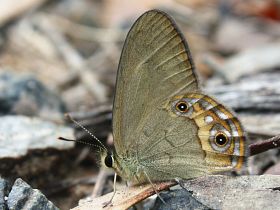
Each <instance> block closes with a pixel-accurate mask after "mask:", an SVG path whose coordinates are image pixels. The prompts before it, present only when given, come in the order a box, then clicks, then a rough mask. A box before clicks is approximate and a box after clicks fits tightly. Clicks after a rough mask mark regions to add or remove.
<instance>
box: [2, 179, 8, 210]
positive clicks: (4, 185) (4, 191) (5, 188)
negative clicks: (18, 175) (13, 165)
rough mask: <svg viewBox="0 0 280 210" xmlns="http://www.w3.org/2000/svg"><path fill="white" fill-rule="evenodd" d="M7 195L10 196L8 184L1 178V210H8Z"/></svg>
mask: <svg viewBox="0 0 280 210" xmlns="http://www.w3.org/2000/svg"><path fill="white" fill-rule="evenodd" d="M7 195H8V182H7V181H6V180H5V179H2V178H1V177H0V210H5V209H6V196H7Z"/></svg>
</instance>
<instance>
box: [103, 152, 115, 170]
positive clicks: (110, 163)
mask: <svg viewBox="0 0 280 210" xmlns="http://www.w3.org/2000/svg"><path fill="white" fill-rule="evenodd" d="M104 163H105V166H107V167H108V168H112V167H113V163H114V158H113V156H112V155H111V154H107V156H106V157H105V160H104Z"/></svg>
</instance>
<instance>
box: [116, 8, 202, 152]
mask: <svg viewBox="0 0 280 210" xmlns="http://www.w3.org/2000/svg"><path fill="white" fill-rule="evenodd" d="M190 91H192V92H196V91H198V84H197V78H196V75H195V73H194V66H193V62H192V59H191V57H190V53H189V48H188V46H187V43H186V42H185V40H184V39H183V36H182V35H181V34H180V33H179V31H178V30H177V28H176V26H175V24H174V23H173V22H172V21H171V19H170V18H168V17H167V16H166V14H164V13H162V12H160V11H156V10H152V11H148V12H146V13H144V14H143V15H142V16H141V17H140V18H139V19H138V20H137V21H136V22H135V23H134V25H133V26H132V28H131V30H130V31H129V33H128V35H127V38H126V41H125V44H124V47H123V51H122V54H121V59H120V63H119V67H118V75H117V83H116V92H115V99H114V108H113V135H114V144H115V148H116V151H117V153H118V154H119V155H121V154H124V153H126V150H127V149H128V148H129V150H131V149H136V148H132V147H136V143H135V141H138V140H139V139H138V138H139V136H137V135H139V134H137V132H136V130H137V131H139V129H140V132H143V130H142V128H140V127H141V126H140V124H142V125H144V124H145V123H147V121H149V120H150V119H151V115H157V116H158V114H157V113H155V112H157V110H159V109H160V108H161V106H162V105H163V102H164V101H166V99H168V98H170V97H172V96H173V95H176V94H180V93H184V92H190ZM152 118H153V117H152ZM154 119H156V117H155V118H154ZM153 124H158V122H156V121H153Z"/></svg>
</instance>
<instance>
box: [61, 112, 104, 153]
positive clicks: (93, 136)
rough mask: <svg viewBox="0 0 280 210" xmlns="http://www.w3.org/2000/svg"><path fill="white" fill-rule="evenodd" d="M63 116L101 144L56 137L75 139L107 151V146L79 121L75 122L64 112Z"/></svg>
mask: <svg viewBox="0 0 280 210" xmlns="http://www.w3.org/2000/svg"><path fill="white" fill-rule="evenodd" d="M65 117H66V118H68V119H69V120H70V121H72V122H73V123H75V124H76V125H77V126H78V127H80V128H82V129H83V130H84V131H85V132H87V133H88V134H89V135H90V136H91V137H92V138H93V139H94V140H96V141H97V142H98V143H99V144H100V145H101V146H98V145H95V144H91V143H87V142H83V141H80V140H73V139H66V138H63V137H58V139H59V140H64V141H76V142H79V143H82V144H87V145H90V146H94V147H97V148H100V149H103V150H105V151H106V152H108V150H107V148H106V147H105V146H104V144H103V143H102V142H101V141H100V140H99V139H98V138H97V137H96V136H95V135H93V134H92V133H91V132H90V131H89V130H88V129H86V128H85V127H84V126H83V125H81V124H80V123H79V122H77V121H76V120H74V119H73V118H72V117H71V116H70V115H69V114H68V113H66V114H65Z"/></svg>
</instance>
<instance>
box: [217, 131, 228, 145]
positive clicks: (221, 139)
mask: <svg viewBox="0 0 280 210" xmlns="http://www.w3.org/2000/svg"><path fill="white" fill-rule="evenodd" d="M227 142H228V137H227V136H226V134H224V133H217V134H216V136H215V143H216V144H217V145H218V146H224V145H226V143H227Z"/></svg>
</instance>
